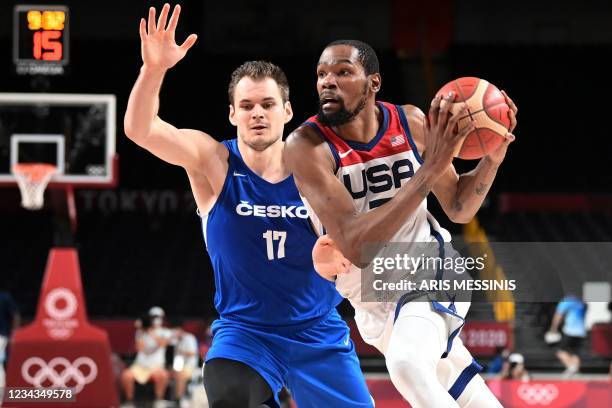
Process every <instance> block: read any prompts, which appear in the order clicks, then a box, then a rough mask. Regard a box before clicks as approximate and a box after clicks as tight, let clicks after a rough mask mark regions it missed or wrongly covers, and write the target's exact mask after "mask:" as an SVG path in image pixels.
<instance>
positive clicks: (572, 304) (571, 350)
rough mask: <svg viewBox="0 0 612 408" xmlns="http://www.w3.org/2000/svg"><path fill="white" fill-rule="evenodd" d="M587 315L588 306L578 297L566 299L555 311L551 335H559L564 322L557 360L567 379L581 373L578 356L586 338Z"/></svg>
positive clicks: (571, 296) (572, 296)
mask: <svg viewBox="0 0 612 408" xmlns="http://www.w3.org/2000/svg"><path fill="white" fill-rule="evenodd" d="M585 315H586V304H585V303H584V302H583V301H582V300H580V299H579V298H578V297H577V296H574V295H568V296H566V297H564V298H563V299H562V300H561V301H560V302H559V304H558V305H557V309H556V311H555V315H554V317H553V320H552V323H551V325H550V330H549V331H548V332H549V333H559V326H561V322H562V321H564V324H563V329H562V330H561V331H562V333H563V339H562V340H561V343H560V344H559V349H558V350H557V358H558V359H559V360H560V361H561V363H563V365H564V366H565V372H564V373H563V375H564V377H565V378H570V377H572V376H573V375H575V374H576V373H577V372H578V371H580V357H579V355H578V353H579V351H580V346H581V344H582V342H583V340H584V338H585V337H586V329H585V326H584V317H585Z"/></svg>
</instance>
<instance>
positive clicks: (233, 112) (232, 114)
mask: <svg viewBox="0 0 612 408" xmlns="http://www.w3.org/2000/svg"><path fill="white" fill-rule="evenodd" d="M235 114H236V110H235V109H234V105H233V104H230V106H229V116H228V118H229V121H230V123H231V124H232V125H234V126H237V125H236V119H234V115H235Z"/></svg>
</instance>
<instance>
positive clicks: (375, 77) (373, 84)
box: [370, 72, 382, 93]
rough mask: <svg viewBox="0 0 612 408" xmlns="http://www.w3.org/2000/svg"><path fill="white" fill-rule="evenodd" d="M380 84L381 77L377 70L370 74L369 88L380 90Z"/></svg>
mask: <svg viewBox="0 0 612 408" xmlns="http://www.w3.org/2000/svg"><path fill="white" fill-rule="evenodd" d="M381 85H382V78H381V77H380V74H379V73H378V72H377V73H375V74H371V75H370V89H371V90H372V92H374V93H377V92H378V91H380V86H381Z"/></svg>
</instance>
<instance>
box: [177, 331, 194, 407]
mask: <svg viewBox="0 0 612 408" xmlns="http://www.w3.org/2000/svg"><path fill="white" fill-rule="evenodd" d="M172 323H173V324H172V328H173V334H172V344H174V361H173V363H172V375H173V377H174V380H175V385H176V387H175V397H176V399H177V400H178V401H179V404H180V406H181V407H183V406H185V405H186V404H185V400H184V396H185V389H186V387H187V384H188V383H189V381H190V380H191V378H192V376H193V373H194V372H195V371H196V370H197V369H198V363H199V356H198V341H197V339H196V337H195V336H194V335H193V334H191V333H189V332H187V331H185V330H184V329H183V327H182V325H183V322H182V320H180V319H174V321H173V322H172Z"/></svg>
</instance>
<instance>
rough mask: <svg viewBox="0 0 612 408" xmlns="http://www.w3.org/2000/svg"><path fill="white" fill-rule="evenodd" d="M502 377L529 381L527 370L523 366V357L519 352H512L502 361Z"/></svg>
mask: <svg viewBox="0 0 612 408" xmlns="http://www.w3.org/2000/svg"><path fill="white" fill-rule="evenodd" d="M502 378H504V379H507V380H520V381H529V380H530V376H529V372H528V371H527V369H526V368H525V357H523V355H522V354H519V353H512V354H510V355H509V356H508V360H507V361H505V362H504V368H503V369H502Z"/></svg>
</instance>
